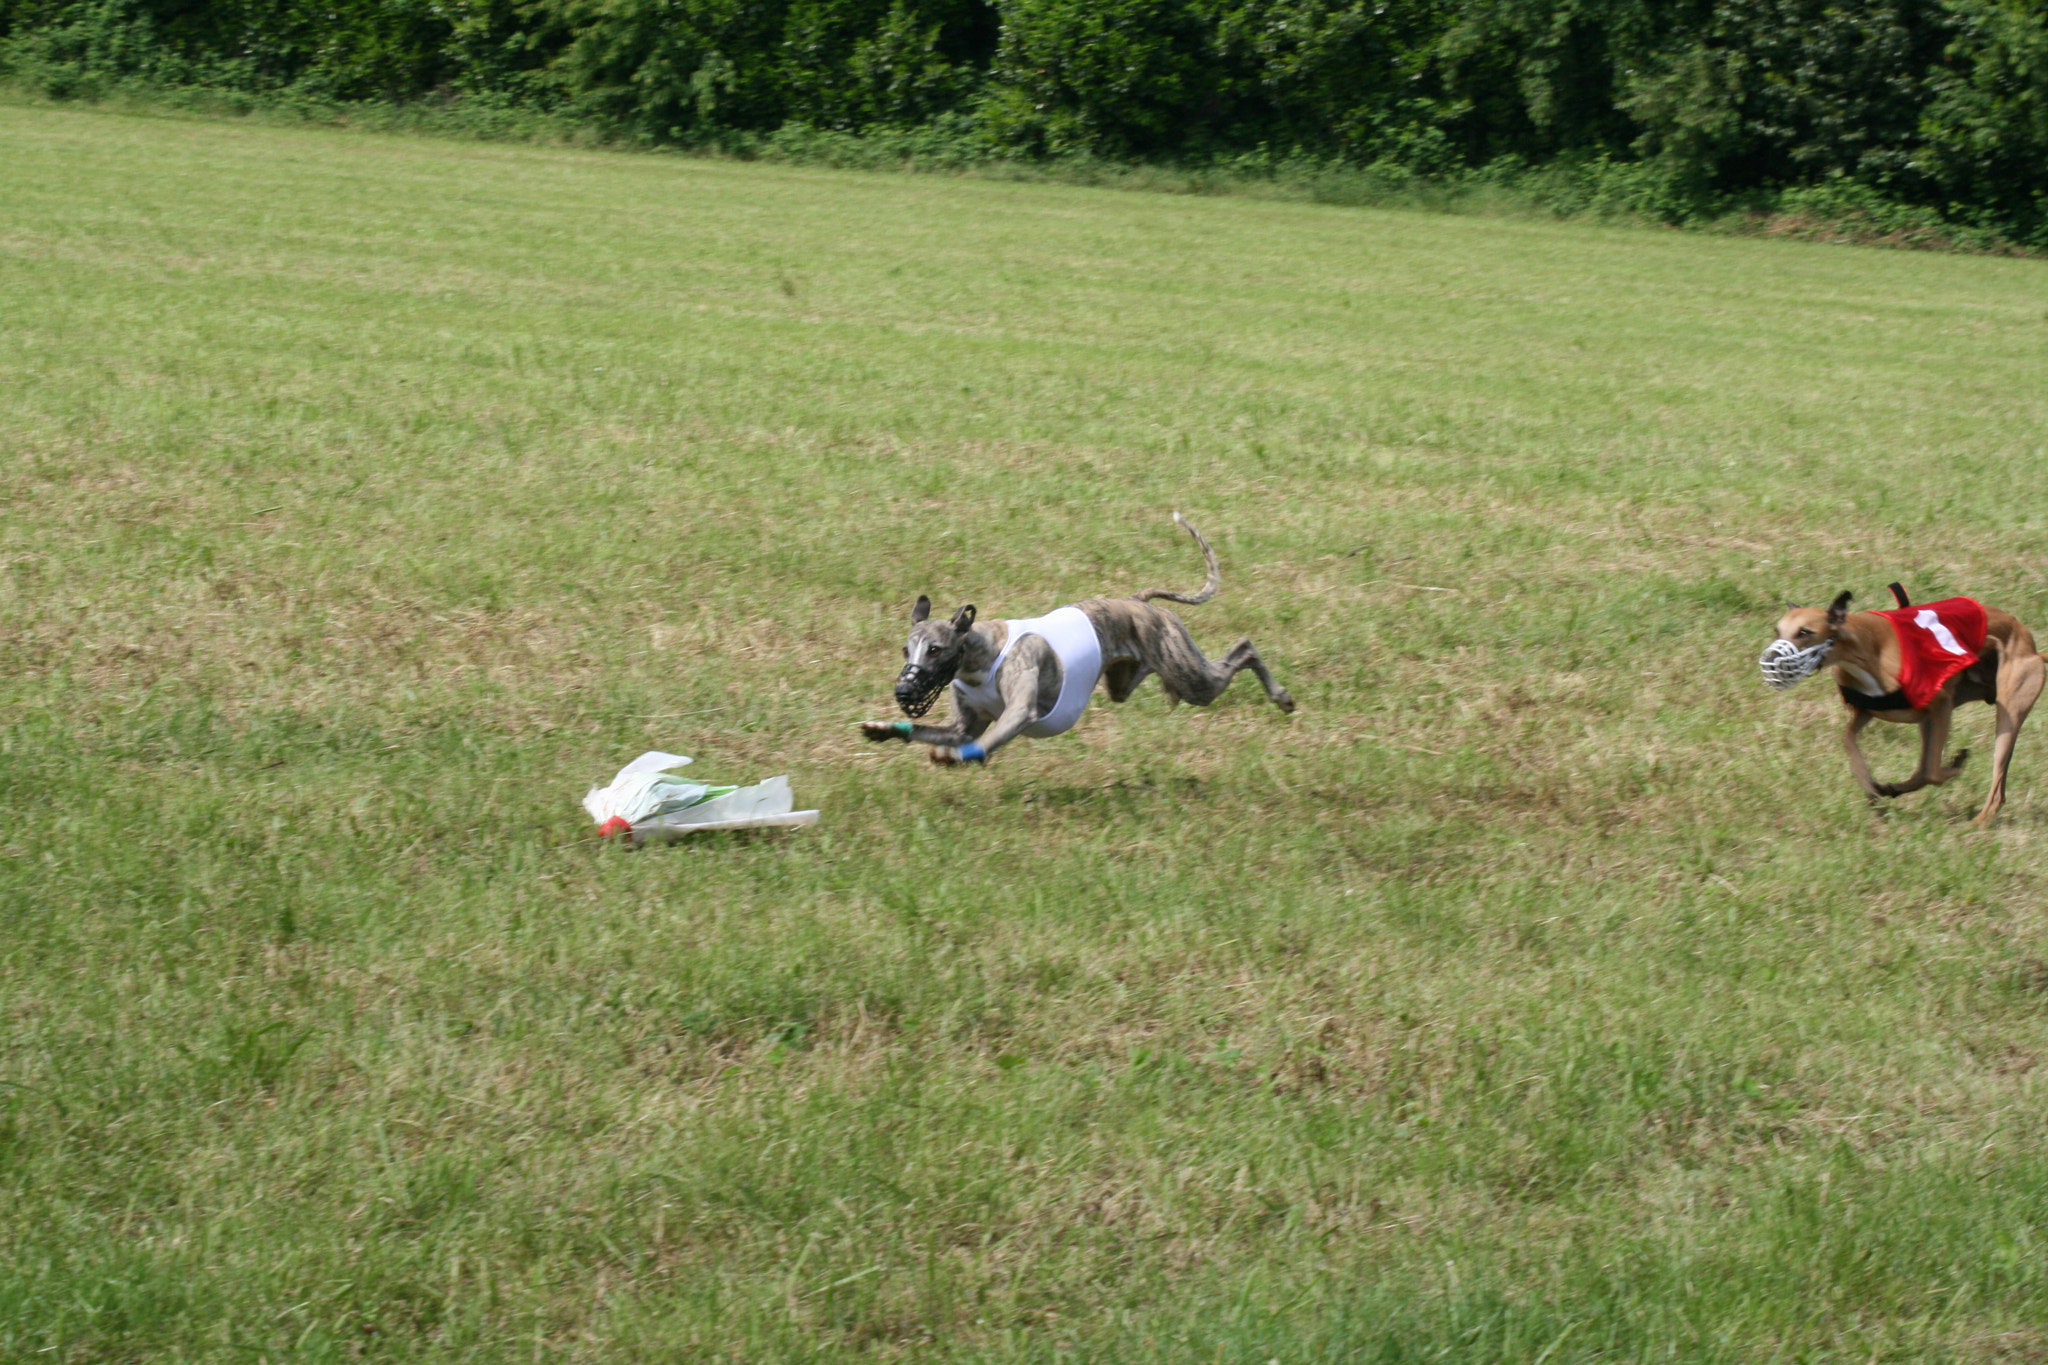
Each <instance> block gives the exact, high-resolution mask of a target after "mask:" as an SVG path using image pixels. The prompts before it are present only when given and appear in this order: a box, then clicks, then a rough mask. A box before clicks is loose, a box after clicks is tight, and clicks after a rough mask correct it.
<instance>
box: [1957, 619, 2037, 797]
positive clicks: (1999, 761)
mask: <svg viewBox="0 0 2048 1365" xmlns="http://www.w3.org/2000/svg"><path fill="white" fill-rule="evenodd" d="M2044 680H2048V665H2044V662H2043V660H2042V657H2041V656H2040V655H2039V654H2032V655H2028V656H2026V657H2023V658H2022V657H2013V659H2012V662H2011V663H2010V664H2008V665H2006V666H2005V667H2003V668H2000V669H1999V670H1998V698H1997V700H1996V701H1994V702H1993V703H1992V704H1993V705H1994V706H1995V707H1996V708H1997V710H1998V729H1997V735H1998V738H1997V740H1996V741H1995V742H1994V744H1993V746H1992V750H1991V794H1990V795H1989V796H1987V797H1985V798H1984V809H1983V810H1981V811H1979V812H1978V813H1977V818H1976V819H1975V820H1972V821H1971V822H1970V823H1971V824H1973V825H1975V826H1977V828H1979V829H1982V828H1984V827H1985V826H1986V825H1988V824H1990V823H1991V821H1992V818H1993V817H1994V816H1996V815H1997V814H1998V808H1999V807H2000V806H2003V805H2004V804H2005V770H2006V768H2007V766H2008V765H2009V764H2011V762H2012V750H2013V745H2014V743H2015V742H2017V741H2018V739H2019V737H2020V727H2021V726H2022V725H2025V724H2026V723H2027V713H2028V712H2030V711H2032V710H2033V709H2034V702H2035V701H2036V700H2037V699H2038V698H2039V697H2040V695H2041V685H2042V682H2043V681H2044Z"/></svg>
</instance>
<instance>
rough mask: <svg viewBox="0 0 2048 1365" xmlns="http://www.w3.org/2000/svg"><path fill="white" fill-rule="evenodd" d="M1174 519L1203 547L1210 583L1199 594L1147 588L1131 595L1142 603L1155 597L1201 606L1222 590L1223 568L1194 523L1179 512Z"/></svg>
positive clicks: (1205, 584) (1174, 515) (1204, 585)
mask: <svg viewBox="0 0 2048 1365" xmlns="http://www.w3.org/2000/svg"><path fill="white" fill-rule="evenodd" d="M1173 519H1174V521H1175V522H1176V523H1177V524H1179V525H1180V526H1181V527H1183V528H1184V529H1185V530H1186V531H1187V533H1188V534H1189V535H1191V536H1193V537H1194V538H1195V544H1197V545H1199V546H1201V547H1202V558H1203V559H1205V560H1207V561H1208V564H1209V581H1208V582H1206V583H1204V584H1203V585H1202V590H1201V591H1200V592H1197V593H1185V592H1171V591H1169V590H1167V589H1165V588H1147V589H1145V591H1143V592H1139V593H1132V594H1131V595H1132V596H1133V597H1135V598H1137V599H1138V600H1139V601H1140V602H1150V601H1151V600H1152V599H1153V598H1155V597H1163V598H1165V599H1166V600H1167V601H1169V602H1183V603H1186V604H1187V605H1188V606H1191V607H1196V606H1200V605H1201V604H1202V603H1204V602H1206V601H1208V600H1209V599H1210V598H1212V597H1214V596H1215V595H1216V594H1217V593H1218V592H1220V591H1221V590H1222V588H1223V566H1222V565H1220V564H1218V563H1217V562H1216V552H1215V551H1214V550H1212V549H1210V548H1209V542H1208V541H1206V540H1204V539H1202V533H1201V532H1200V531H1197V530H1196V529H1195V528H1194V525H1193V523H1191V522H1189V520H1188V519H1187V518H1186V517H1184V516H1182V515H1181V514H1180V513H1178V512H1175V513H1174V514H1173Z"/></svg>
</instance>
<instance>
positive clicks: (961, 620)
mask: <svg viewBox="0 0 2048 1365" xmlns="http://www.w3.org/2000/svg"><path fill="white" fill-rule="evenodd" d="M972 629H974V603H972V602H969V603H968V604H967V605H966V606H964V607H962V608H960V610H958V611H956V612H954V613H953V630H954V632H955V633H956V634H960V635H965V634H966V633H967V632H968V631H970V630H972Z"/></svg>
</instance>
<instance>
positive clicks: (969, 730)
mask: <svg viewBox="0 0 2048 1365" xmlns="http://www.w3.org/2000/svg"><path fill="white" fill-rule="evenodd" d="M1173 519H1174V521H1176V522H1178V523H1179V524H1180V525H1181V526H1182V527H1185V528H1186V530H1187V533H1188V534H1189V535H1191V536H1193V537H1194V538H1195V543H1196V544H1197V545H1200V546H1201V547H1202V556H1203V558H1204V559H1205V560H1206V561H1207V563H1208V566H1209V577H1208V581H1207V582H1206V583H1204V584H1203V585H1202V590H1201V591H1200V592H1197V593H1192V594H1188V593H1178V592H1170V591H1168V590H1167V589H1165V588H1147V589H1146V590H1145V591H1144V592H1141V593H1137V594H1135V595H1133V596H1131V597H1091V598H1089V599H1088V600H1087V601H1085V602H1076V603H1075V604H1074V605H1075V606H1077V607H1079V608H1080V609H1081V610H1082V611H1083V612H1085V613H1087V616H1088V619H1089V621H1091V622H1092V623H1094V626H1095V636H1096V638H1097V639H1098V640H1099V641H1100V642H1101V644H1102V686H1103V688H1104V689H1105V690H1106V691H1107V692H1108V693H1109V699H1110V700H1111V701H1116V702H1121V701H1127V700H1129V698H1130V696H1131V694H1132V693H1133V692H1135V691H1137V690H1138V685H1139V684H1140V683H1142V682H1144V681H1145V679H1147V678H1149V677H1151V676H1152V675H1153V674H1155V673H1156V674H1158V675H1159V685H1160V688H1161V689H1162V690H1163V691H1164V692H1165V693H1166V700H1167V704H1168V705H1169V706H1171V705H1173V704H1175V703H1177V702H1183V701H1186V702H1192V703H1194V704H1195V705H1196V706H1207V705H1208V704H1209V703H1210V702H1212V701H1214V700H1216V698H1218V697H1220V696H1222V695H1223V691H1224V689H1225V688H1227V687H1229V686H1230V680H1231V679H1232V678H1234V677H1236V676H1237V675H1238V673H1240V672H1241V671H1243V670H1244V669H1247V668H1249V669H1250V670H1251V671H1252V672H1253V673H1254V674H1255V675H1256V676H1257V677H1258V680H1259V682H1260V683H1262V684H1263V685H1264V686H1265V689H1266V695H1267V696H1268V697H1271V698H1272V699H1273V704H1274V705H1275V706H1277V707H1279V708H1280V709H1281V710H1282V711H1292V710H1293V709H1294V698H1293V697H1291V696H1289V695H1288V692H1287V689H1286V688H1284V687H1282V686H1280V684H1279V683H1277V682H1275V681H1273V674H1272V672H1271V671H1270V670H1269V669H1268V668H1267V667H1266V662H1265V660H1263V659H1261V658H1260V657H1259V651H1258V650H1257V648H1256V647H1254V646H1253V644H1252V642H1251V641H1250V640H1249V639H1244V640H1239V641H1238V642H1237V644H1236V646H1235V647H1234V648H1232V649H1231V651H1230V652H1229V653H1228V654H1226V655H1224V656H1223V657H1222V658H1221V659H1208V658H1205V657H1203V654H1202V651H1201V650H1200V649H1198V648H1197V647H1196V646H1195V642H1194V639H1193V637H1192V636H1190V635H1189V634H1188V628H1187V625H1186V624H1185V623H1184V622H1182V620H1181V619H1180V617H1179V616H1177V615H1175V614H1174V613H1173V612H1171V611H1168V610H1167V609H1166V608H1164V607H1155V606H1153V605H1152V599H1153V598H1155V597H1163V598H1166V599H1167V600H1168V601H1172V602H1182V603H1186V604H1188V605H1190V606H1194V605H1198V604H1200V603H1203V602H1206V601H1208V600H1209V599H1210V598H1212V597H1214V596H1215V595H1216V593H1217V591H1218V590H1219V589H1221V588H1222V586H1223V571H1222V569H1221V568H1220V567H1219V566H1218V564H1217V562H1216V552H1215V551H1214V550H1212V549H1210V548H1209V542H1208V541H1207V540H1205V539H1204V538H1203V536H1202V533H1201V532H1200V531H1197V530H1196V529H1195V528H1194V527H1193V526H1191V525H1189V524H1188V522H1187V521H1186V519H1184V518H1183V517H1182V516H1181V514H1180V513H1178V512H1175V513H1174V514H1173ZM931 609H932V604H931V599H930V598H928V597H920V598H918V599H917V605H916V607H915V608H913V609H912V611H911V613H910V620H911V627H910V640H909V643H907V644H906V645H905V646H904V648H903V658H904V661H905V663H906V665H918V666H923V667H928V668H943V667H945V666H947V665H950V664H954V663H956V662H957V667H956V668H955V670H954V674H953V676H955V677H957V678H959V679H961V680H962V681H964V682H966V683H967V684H969V685H970V686H975V687H978V686H980V685H981V684H982V683H983V682H985V681H986V680H987V678H988V670H989V668H990V667H991V666H992V665H993V664H994V663H995V661H996V657H997V656H998V655H1000V654H1002V652H1003V645H1004V644H1005V643H1006V642H1007V641H1008V639H1009V624H1008V623H1007V622H1004V621H997V622H995V623H993V624H991V625H987V626H982V627H979V628H977V627H976V626H975V624H974V608H973V606H971V605H970V606H965V607H962V608H960V610H959V611H958V612H956V613H955V614H954V616H953V618H952V620H950V621H944V620H934V619H932V616H931ZM1064 676H1065V674H1064V671H1063V670H1062V668H1061V666H1060V661H1059V656H1057V655H1056V654H1054V653H1053V651H1052V646H1051V645H1049V644H1047V643H1046V641H1045V639H1044V637H1043V636H1038V635H1027V636H1025V637H1024V638H1023V639H1022V640H1020V641H1019V642H1018V643H1017V647H1016V648H1015V649H1013V650H1011V651H1010V653H1009V655H1008V657H1007V658H1004V659H1003V667H1002V671H1001V673H999V674H998V675H997V678H996V690H997V692H998V694H999V695H1000V696H1001V697H1002V699H1003V709H1002V712H1001V714H999V715H987V714H984V713H982V712H980V711H978V710H974V709H972V708H963V707H962V706H961V705H960V697H959V694H958V693H953V700H954V709H955V711H956V712H963V714H958V715H957V716H956V718H955V721H954V723H953V724H951V725H909V724H905V723H904V722H901V721H896V722H891V721H867V722H864V723H863V724H862V726H861V730H862V732H863V733H864V734H866V736H867V737H868V738H869V739H871V740H874V741H876V742H878V743H879V742H881V741H884V740H891V739H902V740H908V741H910V742H912V743H915V744H929V745H931V746H933V747H932V755H931V757H932V762H934V763H942V764H950V763H958V762H960V746H961V745H963V744H966V743H969V742H971V741H979V742H980V744H981V747H982V749H983V751H984V752H985V753H988V754H993V753H994V752H995V751H996V750H997V749H1000V748H1001V747H1002V746H1003V745H1005V744H1008V743H1009V742H1010V741H1011V740H1013V739H1015V738H1016V737H1017V734H1018V732H1020V731H1021V730H1023V729H1024V727H1025V726H1027V725H1030V724H1032V723H1033V722H1035V721H1036V720H1038V718H1039V717H1041V716H1043V715H1045V714H1046V713H1047V712H1049V711H1051V710H1052V709H1053V707H1054V706H1055V705H1057V704H1058V702H1059V697H1060V683H1061V681H1062V680H1063V678H1064ZM949 690H950V689H949Z"/></svg>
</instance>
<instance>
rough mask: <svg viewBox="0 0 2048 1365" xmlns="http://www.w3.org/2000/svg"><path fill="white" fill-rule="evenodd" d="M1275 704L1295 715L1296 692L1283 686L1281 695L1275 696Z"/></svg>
mask: <svg viewBox="0 0 2048 1365" xmlns="http://www.w3.org/2000/svg"><path fill="white" fill-rule="evenodd" d="M1273 705H1275V706H1277V707H1279V708H1280V709H1281V710H1282V711H1285V712H1286V713H1287V714H1288V715H1290V716H1291V715H1293V714H1294V694H1293V693H1292V692H1289V691H1288V690H1287V689H1286V688H1284V687H1283V688H1281V689H1280V695H1279V696H1277V697H1275V698H1273Z"/></svg>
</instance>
